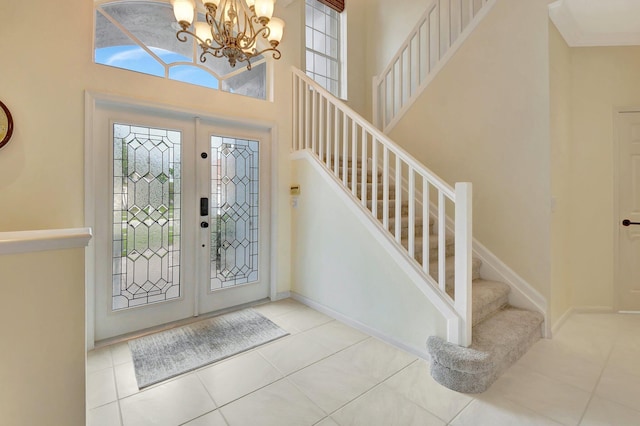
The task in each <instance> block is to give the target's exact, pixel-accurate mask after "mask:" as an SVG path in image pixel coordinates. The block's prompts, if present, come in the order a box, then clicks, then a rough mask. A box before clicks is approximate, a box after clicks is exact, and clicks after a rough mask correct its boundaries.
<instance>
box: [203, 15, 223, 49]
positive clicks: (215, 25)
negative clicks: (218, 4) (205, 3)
mask: <svg viewBox="0 0 640 426" xmlns="http://www.w3.org/2000/svg"><path fill="white" fill-rule="evenodd" d="M221 15H222V13H221ZM207 24H208V25H209V27H211V28H212V29H213V30H215V31H213V30H212V31H211V41H212V42H214V41H215V42H216V44H217V45H218V46H220V47H224V45H225V44H226V40H225V39H224V38H223V37H222V36H221V35H220V34H224V31H220V22H218V21H217V20H216V19H215V15H211V14H209V13H207Z"/></svg>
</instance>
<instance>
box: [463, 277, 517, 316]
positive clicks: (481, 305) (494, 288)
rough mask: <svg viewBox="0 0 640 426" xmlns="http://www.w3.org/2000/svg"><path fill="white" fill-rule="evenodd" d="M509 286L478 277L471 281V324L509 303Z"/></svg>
mask: <svg viewBox="0 0 640 426" xmlns="http://www.w3.org/2000/svg"><path fill="white" fill-rule="evenodd" d="M509 291H510V288H509V286H508V285H507V284H505V283H503V282H499V281H487V280H483V279H478V280H475V281H474V282H473V290H472V294H473V300H472V306H473V307H472V312H473V325H474V326H475V325H476V324H478V323H480V322H481V321H482V320H484V319H485V318H487V317H489V316H490V315H491V314H493V313H494V312H495V311H498V310H499V309H502V308H503V307H504V306H506V305H507V304H508V303H509Z"/></svg>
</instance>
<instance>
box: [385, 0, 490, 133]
mask: <svg viewBox="0 0 640 426" xmlns="http://www.w3.org/2000/svg"><path fill="white" fill-rule="evenodd" d="M495 2H496V0H433V1H432V3H431V4H430V5H429V6H428V7H427V10H426V11H425V13H424V14H423V15H422V16H421V17H420V19H419V21H418V23H417V24H416V26H415V27H414V28H413V30H412V31H411V33H410V34H409V36H408V37H407V39H406V40H405V42H404V43H403V44H402V46H401V47H400V49H398V52H397V53H396V55H395V56H394V57H393V59H391V61H390V62H389V65H388V66H387V68H386V69H385V70H384V71H383V72H382V73H381V74H380V75H379V76H377V77H374V78H373V122H374V124H375V125H376V127H378V128H379V129H382V130H383V131H384V132H385V133H388V132H389V131H390V130H391V128H393V126H395V125H396V124H397V122H398V120H399V119H400V117H402V115H403V114H404V113H405V112H406V111H407V109H408V108H409V107H410V106H411V104H412V103H413V102H414V101H415V99H416V98H417V97H418V95H419V94H420V93H422V91H424V89H425V88H426V87H427V86H428V85H429V83H430V82H431V81H432V80H433V78H434V77H435V75H436V74H437V73H438V71H439V70H440V69H441V68H442V67H443V66H444V64H445V63H446V62H447V61H448V60H449V59H450V58H451V57H452V56H453V54H454V53H455V52H456V50H457V49H458V48H459V47H460V46H461V45H462V43H463V42H464V40H465V39H466V38H467V37H468V36H469V34H470V33H471V31H473V29H474V28H475V26H476V25H477V24H478V23H479V22H480V21H481V20H482V18H483V17H484V16H485V15H486V14H487V12H488V11H489V10H490V9H491V7H493V5H494V4H495Z"/></svg>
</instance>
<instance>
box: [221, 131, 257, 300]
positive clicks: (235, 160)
mask: <svg viewBox="0 0 640 426" xmlns="http://www.w3.org/2000/svg"><path fill="white" fill-rule="evenodd" d="M259 176H260V170H259V143H258V142H257V141H252V140H244V139H236V138H229V137H220V136H212V137H211V215H210V221H211V256H210V264H211V265H210V266H211V280H210V289H211V290H212V291H214V290H219V289H223V288H229V287H233V286H237V285H241V284H248V283H252V282H256V281H258V278H259V277H258V265H259V261H258V256H259V229H258V228H259V199H260V194H259V188H260V184H259Z"/></svg>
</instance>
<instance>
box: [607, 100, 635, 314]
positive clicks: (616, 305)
mask: <svg viewBox="0 0 640 426" xmlns="http://www.w3.org/2000/svg"><path fill="white" fill-rule="evenodd" d="M625 113H640V107H618V108H614V110H613V156H612V157H613V191H612V193H613V218H614V221H613V222H614V223H613V266H614V267H613V289H612V291H613V309H614V310H615V311H619V310H620V306H621V303H620V286H621V285H622V283H621V277H620V267H621V265H620V262H621V259H620V257H621V256H620V227H621V226H622V225H621V222H622V220H623V219H624V218H623V217H622V215H621V213H622V212H620V193H619V188H620V185H619V183H620V172H619V170H620V140H619V138H620V132H619V126H620V118H621V114H625Z"/></svg>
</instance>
